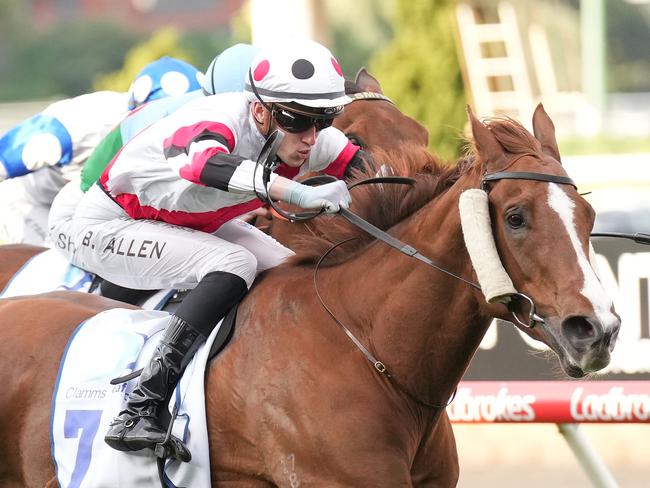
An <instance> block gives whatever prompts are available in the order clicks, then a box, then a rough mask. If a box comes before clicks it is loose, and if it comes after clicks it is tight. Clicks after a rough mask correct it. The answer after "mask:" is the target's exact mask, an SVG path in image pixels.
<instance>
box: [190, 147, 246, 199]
mask: <svg viewBox="0 0 650 488" xmlns="http://www.w3.org/2000/svg"><path fill="white" fill-rule="evenodd" d="M244 159H245V158H243V157H241V156H237V155H235V154H226V153H221V152H220V153H218V154H215V155H214V156H212V157H211V158H210V159H208V160H207V161H206V162H205V165H204V166H203V170H202V171H201V176H200V177H199V181H200V182H201V183H203V184H204V185H207V186H211V187H213V188H217V189H218V190H223V191H228V183H229V182H230V178H232V175H233V174H234V173H235V170H236V169H237V167H238V166H239V165H240V164H241V162H242V161H243V160H244Z"/></svg>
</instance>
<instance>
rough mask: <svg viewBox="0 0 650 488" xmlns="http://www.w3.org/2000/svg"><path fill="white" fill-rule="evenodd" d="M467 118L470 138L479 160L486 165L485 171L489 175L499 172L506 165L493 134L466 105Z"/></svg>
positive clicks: (500, 147) (501, 148)
mask: <svg viewBox="0 0 650 488" xmlns="http://www.w3.org/2000/svg"><path fill="white" fill-rule="evenodd" d="M467 116H468V117H469V122H470V125H471V126H472V136H473V137H474V144H475V145H476V151H477V152H478V154H479V155H480V156H481V159H482V160H483V161H485V162H486V164H487V166H488V167H487V171H488V172H489V173H491V172H495V171H500V170H501V168H503V167H504V166H505V164H506V158H505V152H504V150H503V147H502V146H501V144H499V141H497V138H496V137H494V134H492V132H490V129H488V128H487V127H486V126H485V124H483V122H481V121H480V120H479V119H478V118H477V117H476V115H474V112H473V111H472V107H470V106H469V105H467Z"/></svg>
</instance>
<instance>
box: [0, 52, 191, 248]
mask: <svg viewBox="0 0 650 488" xmlns="http://www.w3.org/2000/svg"><path fill="white" fill-rule="evenodd" d="M199 74H200V73H199V72H198V70H196V68H193V67H192V66H190V65H189V64H187V63H184V62H182V61H178V60H174V59H171V58H162V59H160V60H158V61H155V62H153V63H151V64H149V65H148V66H147V67H146V68H145V70H143V71H142V72H141V73H140V75H142V76H139V77H138V78H137V79H136V81H135V82H134V83H133V85H132V87H131V89H130V91H129V93H126V94H125V93H118V92H112V91H99V92H95V93H90V94H86V95H81V96H78V97H75V98H70V99H67V100H61V101H58V102H55V103H53V104H52V105H50V106H49V107H47V108H46V109H45V110H43V112H41V113H39V114H37V115H34V116H33V117H31V118H29V119H27V120H25V121H24V122H22V123H21V124H19V125H18V126H16V127H14V128H13V129H11V130H9V132H7V133H6V134H5V135H3V136H2V137H0V181H2V183H1V184H0V206H1V207H2V208H3V217H2V219H1V220H0V242H1V241H6V242H25V243H30V244H43V242H44V240H45V237H46V236H47V226H46V224H47V215H48V211H49V208H50V205H51V203H52V200H53V199H54V197H55V195H56V194H57V193H58V192H59V190H61V188H62V187H63V186H64V185H65V184H66V183H67V181H68V180H71V179H74V178H76V177H77V176H78V173H79V170H80V168H81V167H82V166H83V164H84V163H85V161H86V159H87V158H88V156H89V155H90V154H91V152H92V150H93V149H94V148H95V147H96V146H97V144H98V143H99V142H100V141H101V140H102V138H103V137H104V136H105V135H106V134H107V133H108V132H109V131H110V130H111V129H112V128H113V127H115V125H116V124H117V123H118V122H119V121H120V120H121V119H122V118H123V117H124V116H125V115H126V113H127V110H128V109H132V108H135V107H137V106H139V105H141V104H142V103H144V102H146V101H149V100H152V99H156V98H161V97H163V96H166V95H167V94H171V93H181V92H182V90H184V89H196V88H198V87H200V84H199V79H197V75H199ZM3 180H7V181H3Z"/></svg>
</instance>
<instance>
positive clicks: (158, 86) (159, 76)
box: [129, 56, 203, 110]
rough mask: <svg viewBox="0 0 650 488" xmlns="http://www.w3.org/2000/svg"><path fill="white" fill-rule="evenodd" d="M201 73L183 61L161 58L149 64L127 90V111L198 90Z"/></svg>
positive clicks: (200, 83)
mask: <svg viewBox="0 0 650 488" xmlns="http://www.w3.org/2000/svg"><path fill="white" fill-rule="evenodd" d="M202 83H203V73H201V72H200V71H199V70H198V69H196V68H195V67H194V66H192V65H191V64H189V63H186V62H185V61H181V60H180V59H175V58H170V57H168V56H163V57H162V58H160V59H159V60H157V61H154V62H152V63H149V64H148V65H147V66H145V67H144V68H143V69H142V70H141V71H140V72H139V73H138V74H137V76H136V77H135V80H134V81H133V83H131V87H130V88H129V110H133V109H134V108H136V107H139V106H140V105H142V104H144V103H146V102H150V101H152V100H157V99H159V98H165V97H168V96H173V95H182V94H183V93H187V92H190V91H194V90H199V89H200V88H201V85H202Z"/></svg>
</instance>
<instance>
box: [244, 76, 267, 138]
mask: <svg viewBox="0 0 650 488" xmlns="http://www.w3.org/2000/svg"><path fill="white" fill-rule="evenodd" d="M248 82H249V83H250V85H251V90H253V94H254V95H255V98H257V100H258V101H259V102H260V103H261V104H262V106H263V107H264V108H265V109H266V110H268V111H269V126H268V128H266V129H264V125H262V127H261V129H262V135H263V136H264V137H269V134H270V133H271V128H272V126H273V104H270V105H269V104H268V103H266V102H265V101H264V100H262V97H261V96H260V94H259V92H258V91H257V87H256V86H255V83H254V82H253V73H252V71H251V69H250V68H248ZM255 121H257V119H255Z"/></svg>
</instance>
